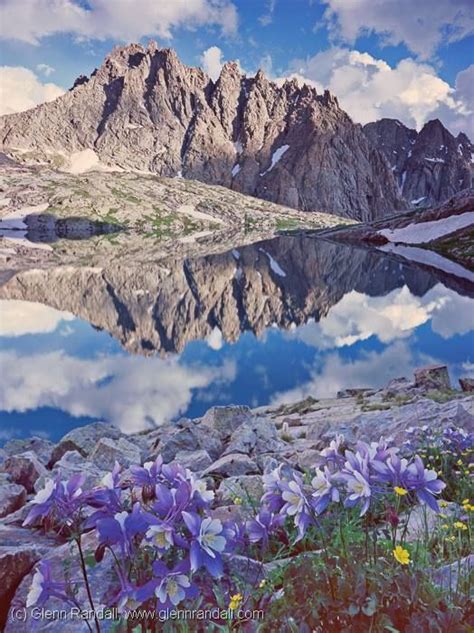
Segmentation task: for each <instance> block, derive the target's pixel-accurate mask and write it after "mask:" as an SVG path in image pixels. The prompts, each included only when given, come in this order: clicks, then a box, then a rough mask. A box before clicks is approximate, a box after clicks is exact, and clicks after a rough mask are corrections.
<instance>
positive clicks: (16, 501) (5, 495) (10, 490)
mask: <svg viewBox="0 0 474 633" xmlns="http://www.w3.org/2000/svg"><path fill="white" fill-rule="evenodd" d="M25 501H26V490H25V488H24V487H23V486H20V485H19V484H13V483H4V484H2V485H0V518H1V517H4V516H6V515H7V514H11V513H12V512H15V511H16V510H18V509H19V508H21V506H22V505H24V503H25Z"/></svg>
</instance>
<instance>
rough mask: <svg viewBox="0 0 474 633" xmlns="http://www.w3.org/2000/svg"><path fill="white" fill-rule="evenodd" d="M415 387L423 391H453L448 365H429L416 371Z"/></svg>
mask: <svg viewBox="0 0 474 633" xmlns="http://www.w3.org/2000/svg"><path fill="white" fill-rule="evenodd" d="M415 385H416V386H417V387H420V388H422V389H426V390H429V389H440V390H442V391H445V390H449V389H451V381H450V380H449V374H448V368H447V367H446V365H428V366H427V367H420V368H419V369H416V370H415Z"/></svg>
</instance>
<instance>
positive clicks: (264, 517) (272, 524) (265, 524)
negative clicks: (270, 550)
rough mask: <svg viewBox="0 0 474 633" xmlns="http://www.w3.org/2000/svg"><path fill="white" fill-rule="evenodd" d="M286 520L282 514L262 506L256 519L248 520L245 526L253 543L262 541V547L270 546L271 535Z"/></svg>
mask: <svg viewBox="0 0 474 633" xmlns="http://www.w3.org/2000/svg"><path fill="white" fill-rule="evenodd" d="M284 520H285V517H284V516H282V515H275V514H273V512H270V511H269V510H267V509H266V508H262V509H261V510H260V512H259V513H258V514H257V516H256V517H255V519H251V520H250V521H247V522H246V524H245V526H246V529H247V534H248V537H249V541H250V542H251V543H259V542H260V541H261V542H262V548H266V547H267V546H268V541H269V537H270V535H271V534H272V532H274V531H275V530H276V529H277V528H279V527H281V525H282V524H283V522H284Z"/></svg>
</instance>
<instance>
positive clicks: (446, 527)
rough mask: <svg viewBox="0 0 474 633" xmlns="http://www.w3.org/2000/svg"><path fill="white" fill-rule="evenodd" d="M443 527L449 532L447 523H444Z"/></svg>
mask: <svg viewBox="0 0 474 633" xmlns="http://www.w3.org/2000/svg"><path fill="white" fill-rule="evenodd" d="M441 527H442V528H443V530H449V525H448V524H447V523H443V525H442V526H441Z"/></svg>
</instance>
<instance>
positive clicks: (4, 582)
mask: <svg viewBox="0 0 474 633" xmlns="http://www.w3.org/2000/svg"><path fill="white" fill-rule="evenodd" d="M0 543H1V545H0V630H3V627H4V625H5V623H6V620H7V614H8V607H9V604H10V601H11V599H12V597H13V593H14V592H15V590H16V588H17V587H18V585H19V583H20V582H21V580H22V579H23V578H24V576H25V575H26V574H28V573H29V572H30V570H31V568H32V567H33V565H34V564H35V563H36V562H37V561H38V560H39V559H40V558H41V557H42V556H44V555H45V554H46V553H47V552H49V551H50V550H51V549H52V548H53V547H54V546H55V542H54V541H53V539H50V538H48V537H45V536H43V535H41V534H38V533H36V532H33V531H32V530H27V529H24V528H18V527H6V526H4V525H0ZM14 624H15V623H14V622H12V623H11V624H10V630H11V631H13V630H14V628H13V625H14Z"/></svg>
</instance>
